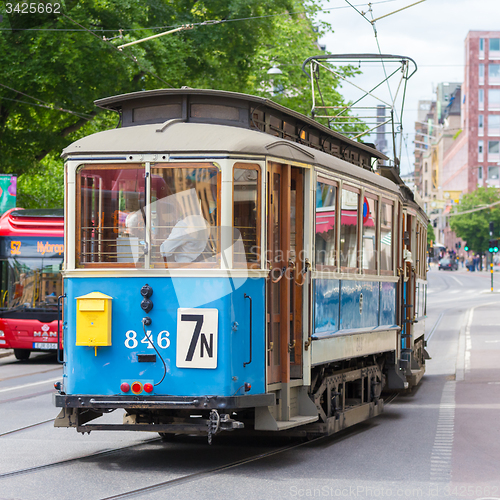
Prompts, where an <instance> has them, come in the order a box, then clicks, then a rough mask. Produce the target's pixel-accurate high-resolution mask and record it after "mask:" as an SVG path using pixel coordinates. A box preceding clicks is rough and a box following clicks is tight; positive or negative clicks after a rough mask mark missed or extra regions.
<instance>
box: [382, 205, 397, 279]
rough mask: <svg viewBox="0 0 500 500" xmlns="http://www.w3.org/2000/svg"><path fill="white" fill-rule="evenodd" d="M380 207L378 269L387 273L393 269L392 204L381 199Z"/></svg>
mask: <svg viewBox="0 0 500 500" xmlns="http://www.w3.org/2000/svg"><path fill="white" fill-rule="evenodd" d="M380 207H381V210H380V270H381V271H386V273H387V271H393V264H392V240H393V237H392V229H393V217H394V214H393V204H392V203H388V202H384V201H382V203H381V205H380Z"/></svg>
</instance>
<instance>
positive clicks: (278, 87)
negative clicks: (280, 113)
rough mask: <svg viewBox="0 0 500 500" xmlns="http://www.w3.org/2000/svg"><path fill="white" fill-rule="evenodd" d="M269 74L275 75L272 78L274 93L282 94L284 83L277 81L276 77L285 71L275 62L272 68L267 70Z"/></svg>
mask: <svg viewBox="0 0 500 500" xmlns="http://www.w3.org/2000/svg"><path fill="white" fill-rule="evenodd" d="M267 74H268V75H271V76H273V78H272V79H271V85H272V91H271V92H272V95H276V94H282V93H283V84H281V83H275V80H274V77H276V76H279V75H282V74H283V71H281V70H280V69H279V68H278V66H276V64H273V65H272V67H271V68H269V69H268V70H267Z"/></svg>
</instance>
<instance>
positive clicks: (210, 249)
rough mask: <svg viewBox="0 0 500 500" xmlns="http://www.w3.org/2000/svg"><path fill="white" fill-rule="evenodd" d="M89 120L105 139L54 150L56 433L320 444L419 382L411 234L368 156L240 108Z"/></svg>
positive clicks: (120, 103)
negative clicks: (59, 228) (58, 153)
mask: <svg viewBox="0 0 500 500" xmlns="http://www.w3.org/2000/svg"><path fill="white" fill-rule="evenodd" d="M97 104H98V105H99V106H101V107H104V108H107V109H111V110H115V111H117V112H118V113H119V114H120V117H121V127H120V128H117V129H114V130H108V131H105V132H100V133H97V134H94V135H91V136H89V137H85V138H83V139H80V140H78V141H76V142H75V143H73V144H72V145H70V146H69V147H68V148H66V149H65V150H64V152H63V157H64V159H65V179H66V181H65V182H66V201H65V238H66V254H65V265H64V296H63V297H62V299H63V300H62V303H63V313H64V322H63V332H64V351H63V352H61V353H60V356H61V358H62V361H63V362H64V374H63V380H62V382H61V383H60V384H58V388H59V392H58V394H56V395H55V404H56V406H57V407H60V408H61V412H60V414H59V416H58V418H57V419H56V422H55V425H56V426H58V427H76V429H77V430H78V431H79V432H88V431H91V430H100V429H106V430H110V429H117V430H139V431H153V432H159V433H161V434H162V435H165V436H166V435H170V434H176V433H184V434H200V433H201V434H208V437H209V441H210V440H211V438H212V436H213V435H214V434H216V433H217V432H219V431H221V430H230V429H239V428H243V427H244V428H246V429H250V430H253V431H286V432H290V433H295V434H302V435H304V434H310V435H319V434H330V433H333V432H336V431H338V430H340V429H343V428H345V427H347V426H349V425H353V424H355V423H357V422H360V421H363V420H365V419H367V418H369V417H371V416H374V415H377V414H378V413H380V412H381V411H382V409H383V399H382V397H381V395H382V391H383V389H384V388H393V389H407V388H408V387H411V386H413V385H416V384H417V383H418V382H419V380H420V378H421V376H422V375H423V372H424V368H425V364H424V363H425V361H424V355H425V349H424V347H425V346H424V337H423V335H424V329H423V320H424V317H425V301H426V262H425V251H426V229H427V219H426V216H425V214H424V213H423V211H422V210H421V208H420V207H419V205H418V203H417V202H416V201H415V199H414V196H413V194H412V193H411V191H409V190H408V189H407V188H406V187H404V185H403V183H402V182H401V181H400V179H399V176H398V174H397V173H396V172H395V171H394V169H391V168H388V167H382V166H380V167H379V168H378V169H377V172H376V173H375V172H374V171H373V170H374V166H375V165H376V164H377V162H378V161H380V160H384V159H385V157H384V155H383V154H381V153H380V152H378V151H376V150H375V149H374V148H373V147H371V146H370V145H367V144H363V143H358V142H354V141H351V140H349V139H347V138H345V137H344V136H342V135H341V134H339V133H336V132H334V131H332V130H330V129H329V128H327V127H324V126H323V125H321V124H319V123H317V122H315V121H314V120H312V119H310V118H307V117H306V116H303V115H301V114H299V113H296V112H293V111H291V110H289V109H286V108H284V107H282V106H280V105H278V104H276V103H273V102H272V101H270V100H267V99H264V98H260V97H255V96H249V95H243V94H236V93H231V92H221V91H211V90H195V89H179V90H177V89H174V90H156V91H147V92H138V93H133V94H127V95H121V96H116V97H110V98H106V99H101V100H100V101H98V102H97ZM115 409H123V410H124V416H123V423H97V422H95V420H96V419H98V417H100V416H102V415H103V414H105V413H108V412H110V411H112V410H115Z"/></svg>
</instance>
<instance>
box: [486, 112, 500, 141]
mask: <svg viewBox="0 0 500 500" xmlns="http://www.w3.org/2000/svg"><path fill="white" fill-rule="evenodd" d="M488 135H490V136H491V135H500V115H488Z"/></svg>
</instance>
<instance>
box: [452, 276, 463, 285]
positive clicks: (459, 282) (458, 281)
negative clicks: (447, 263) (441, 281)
mask: <svg viewBox="0 0 500 500" xmlns="http://www.w3.org/2000/svg"><path fill="white" fill-rule="evenodd" d="M450 278H453V279H454V280H455V281H456V282H457V283H458V284H459V285H460V286H464V285H463V283H462V282H461V281H460V280H459V279H458V278H455V276H450Z"/></svg>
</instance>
